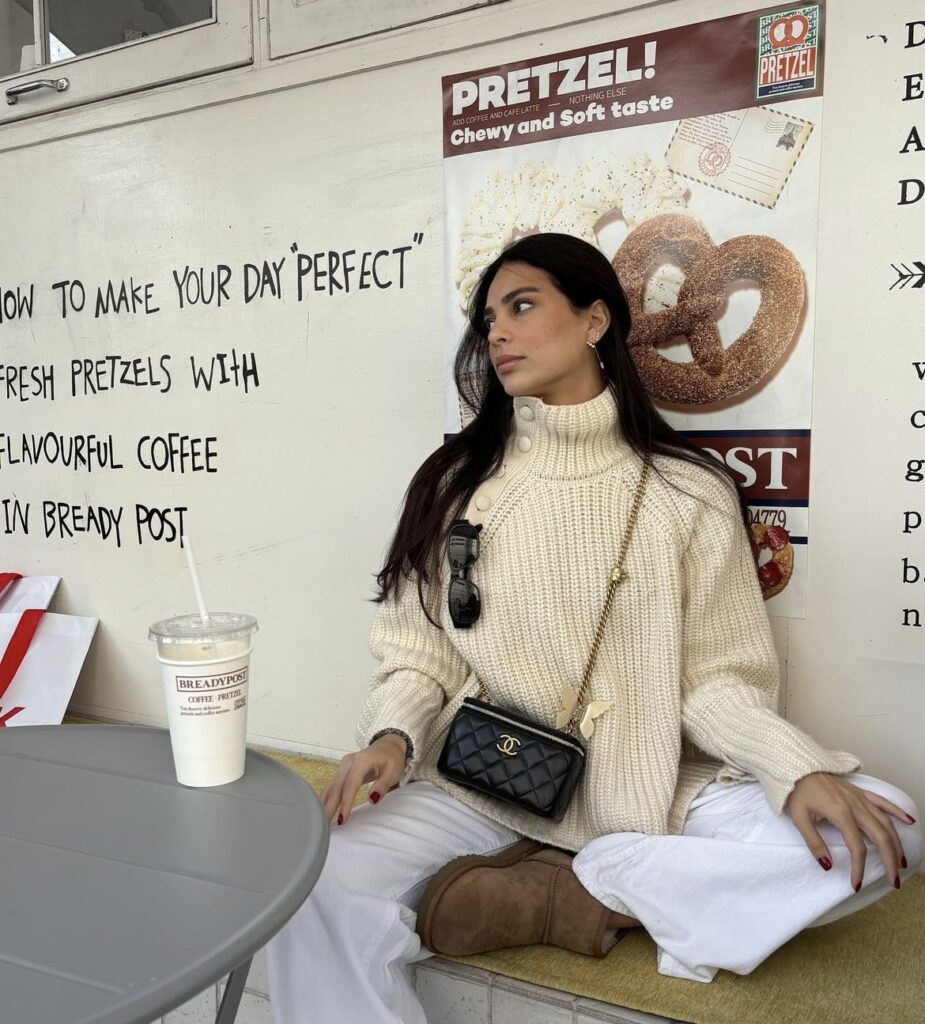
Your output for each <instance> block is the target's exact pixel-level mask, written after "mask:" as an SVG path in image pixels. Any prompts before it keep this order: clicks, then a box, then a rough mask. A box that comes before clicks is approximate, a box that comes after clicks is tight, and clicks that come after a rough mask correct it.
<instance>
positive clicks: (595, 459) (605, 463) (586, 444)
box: [510, 387, 632, 478]
mask: <svg viewBox="0 0 925 1024" xmlns="http://www.w3.org/2000/svg"><path fill="white" fill-rule="evenodd" d="M512 425H513V428H514V429H513V431H512V436H511V441H510V444H511V446H512V451H513V452H517V453H518V455H519V456H520V458H523V457H524V455H526V456H527V461H528V462H529V466H530V471H531V472H532V473H534V474H536V475H537V476H543V477H553V478H569V477H573V478H574V477H583V476H594V475H597V474H599V473H603V472H606V471H607V470H609V469H612V468H613V466H614V465H615V464H616V463H617V462H618V461H619V460H621V459H623V458H625V457H626V456H627V455H629V454H630V453H631V451H632V449H631V448H630V446H629V444H628V443H627V442H626V439H625V438H624V437H623V435H622V433H621V432H620V429H619V422H618V417H617V405H616V402H615V401H614V398H613V395H612V394H611V392H610V390H609V388H606V387H605V388H604V390H603V391H602V392H601V393H600V394H599V395H598V396H597V397H596V398H592V399H591V400H590V401H587V402H580V403H578V404H577V405H547V404H546V403H545V402H544V401H543V400H542V399H541V398H515V399H514V414H513V424H512ZM527 441H529V444H528V443H527Z"/></svg>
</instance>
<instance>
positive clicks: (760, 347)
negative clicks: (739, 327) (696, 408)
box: [613, 213, 805, 405]
mask: <svg viewBox="0 0 925 1024" xmlns="http://www.w3.org/2000/svg"><path fill="white" fill-rule="evenodd" d="M670 261H673V262H676V263H677V264H678V265H679V266H680V267H681V269H682V270H683V271H684V274H685V277H684V283H683V284H682V285H681V290H680V292H679V293H678V301H677V303H676V304H675V305H674V306H670V307H669V308H668V309H664V310H660V311H658V312H653V313H647V312H646V311H645V308H644V301H645V290H646V283H647V281H648V278H649V275H650V274H651V272H652V271H653V269H655V268H657V267H659V266H661V265H662V264H664V263H666V262H670ZM613 268H614V270H615V271H616V272H617V277H619V279H620V283H621V284H622V285H623V290H624V291H625V292H626V297H627V300H628V302H629V307H630V315H631V322H632V327H631V329H630V334H629V338H628V339H627V344H628V345H629V350H630V354H631V355H632V357H633V362H634V363H635V364H636V369H637V370H638V371H639V376H640V377H641V378H642V382H643V384H644V385H645V387H646V390H647V391H648V392H649V394H650V395H651V396H652V397H653V398H656V399H661V400H662V401H665V402H673V403H675V404H678V405H707V404H709V403H711V402H718V401H722V400H723V399H726V398H731V397H733V396H734V395H738V394H741V392H743V391H747V390H748V389H749V388H750V387H752V386H753V385H754V384H756V383H758V381H760V380H761V379H762V377H764V376H765V375H766V374H767V373H769V372H770V370H771V369H773V367H774V366H775V365H776V363H777V362H778V361H779V360H780V358H781V356H783V354H784V352H785V351H786V350H787V348H788V346H789V344H790V342H791V341H792V339H793V336H794V334H795V333H796V330H797V327H798V326H799V323H800V314H801V312H802V309H803V302H804V298H805V292H804V285H803V269H802V267H801V266H800V264H799V262H798V261H797V259H796V257H795V256H794V255H793V253H792V252H790V250H789V249H787V248H786V247H785V246H783V245H781V243H780V242H778V241H777V240H776V239H774V238H771V237H770V236H769V235H739V236H737V237H735V238H730V239H729V240H728V241H726V242H723V243H722V244H721V245H714V244H713V240H712V238H711V237H710V235H709V233H708V232H707V230H706V228H704V226H703V225H702V224H701V223H700V221H698V220H697V219H696V218H695V217H694V216H693V215H691V214H687V213H666V214H662V215H660V216H657V217H652V218H651V219H650V220H647V221H645V222H643V223H642V224H640V225H639V226H638V227H637V228H635V230H633V231H631V232H630V234H629V235H627V237H626V240H625V241H624V243H623V245H622V246H620V249H619V250H618V252H617V254H616V256H614V258H613ZM746 280H747V281H754V282H756V283H757V285H758V287H759V288H760V290H761V304H760V305H759V307H758V311H757V312H756V313H755V317H754V320H753V321H752V323H751V325H750V326H749V327H748V329H747V330H745V331H744V332H743V333H742V334H741V335H740V336H739V337H738V338H737V339H736V340H735V341H734V342H733V343H732V344H731V345H730V346H729V347H728V348H726V349H724V348H723V345H722V341H721V340H720V336H719V331H718V330H717V327H716V318H717V316H718V315H719V314H720V313H721V311H722V308H723V306H724V304H725V301H726V290H727V288H728V287H729V285H730V284H732V283H734V282H735V281H746ZM677 336H683V337H685V338H686V339H687V341H688V343H689V345H690V349H691V355H692V356H693V362H689V363H679V362H674V361H672V360H670V359H666V358H665V357H664V356H662V355H661V354H660V353H659V352H658V346H659V345H664V344H666V343H668V342H670V341H671V340H672V339H673V338H675V337H677Z"/></svg>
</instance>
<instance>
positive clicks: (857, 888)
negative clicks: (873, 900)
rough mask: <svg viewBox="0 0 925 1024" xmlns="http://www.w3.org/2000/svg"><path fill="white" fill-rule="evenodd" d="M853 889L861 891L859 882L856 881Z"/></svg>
mask: <svg viewBox="0 0 925 1024" xmlns="http://www.w3.org/2000/svg"><path fill="white" fill-rule="evenodd" d="M854 891H855V892H860V891H861V883H860V882H858V884H857V885H856V886H855V887H854Z"/></svg>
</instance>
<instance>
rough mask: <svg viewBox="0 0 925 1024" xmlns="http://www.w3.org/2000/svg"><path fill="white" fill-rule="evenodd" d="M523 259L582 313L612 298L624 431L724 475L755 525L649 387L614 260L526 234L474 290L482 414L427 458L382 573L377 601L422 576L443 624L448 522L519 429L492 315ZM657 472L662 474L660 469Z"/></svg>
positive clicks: (607, 367)
mask: <svg viewBox="0 0 925 1024" xmlns="http://www.w3.org/2000/svg"><path fill="white" fill-rule="evenodd" d="M515 260H516V261H518V262H520V263H528V264H530V266H532V267H537V268H538V269H540V270H543V271H545V272H546V273H547V274H548V275H549V277H550V278H551V279H552V282H553V284H555V286H556V287H557V288H558V289H559V291H560V292H562V294H563V295H564V296H565V297H566V299H568V301H569V303H570V305H571V307H572V309H573V310H574V311H576V312H578V311H579V310H584V309H587V308H588V307H589V306H590V305H591V304H592V303H593V302H594V301H595V300H597V299H600V300H602V301H603V302H604V304H605V305H606V306H607V309H608V310H609V311H610V325H609V326H608V328H607V330H606V332H605V333H604V334H603V336H602V337H601V339H600V341H599V342H598V344H597V351H598V354H599V356H600V358H601V361H602V362H603V364H604V366H603V374H604V378H605V380H606V384H607V387H608V389H609V390H610V392H611V394H612V395H613V398H614V401H615V402H616V405H617V414H618V425H617V430H618V431H619V432H620V433H621V434H622V435H623V437H624V438H625V440H626V442H627V443H628V444H629V446H630V447H631V448H632V449H633V451H634V452H636V453H637V454H638V455H639V456H640V457H644V456H647V455H666V456H669V457H671V458H675V459H681V460H683V461H685V462H691V463H694V464H696V465H698V466H703V467H704V468H706V469H708V470H709V471H710V472H712V473H715V474H716V475H717V476H718V477H720V478H721V479H723V480H724V481H725V482H726V483H728V484H729V485H730V486H731V487H732V488H733V489H734V491H735V493H736V495H737V498H738V502H739V507H740V509H741V512H742V520H743V522H744V523H745V524H746V525H748V511H747V508H746V505H745V499H744V496H743V494H742V490H741V488H740V487H739V484H738V481H737V480H736V478H735V477H734V476H733V475H732V474H731V473H730V472H729V470H728V469H727V468H726V466H725V465H723V464H722V463H720V462H718V461H717V460H716V459H715V458H714V457H713V456H712V455H709V454H708V453H706V452H704V451H703V450H702V449H701V448H698V447H697V446H696V445H695V444H694V443H693V442H691V441H689V440H687V438H685V437H683V436H682V435H681V434H679V433H678V432H677V431H676V430H674V429H672V427H670V426H669V425H668V423H666V422H665V420H664V419H663V418H662V416H661V414H660V413H659V412H658V410H657V409H656V408H655V407H654V406H653V404H652V400H651V399H650V398H649V395H648V394H647V392H646V390H645V388H644V387H643V384H642V381H641V380H640V379H639V374H638V373H637V372H636V367H635V365H634V363H633V360H632V358H631V356H630V353H629V349H628V348H627V345H626V338H627V335H628V334H629V328H630V312H629V306H628V305H627V302H626V296H625V295H624V293H623V288H622V287H621V285H620V282H619V280H617V275H616V274H615V273H614V270H613V267H611V265H610V263H609V262H608V260H607V257H606V256H604V254H603V253H602V252H601V251H600V250H599V249H596V248H595V247H594V246H593V245H590V244H589V243H587V242H584V241H582V240H581V239H580V238H575V237H573V236H572V235H563V234H555V233H544V234H534V235H527V236H526V237H524V238H521V239H519V240H518V241H516V242H514V243H512V244H511V245H509V246H508V247H507V248H506V249H505V250H504V251H503V252H502V253H501V255H500V256H498V257H497V259H495V261H494V262H493V263H491V264H490V265H489V266H488V267H487V268H486V269H485V271H484V272H483V274H482V276H481V278H480V279H479V282H478V284H477V285H476V287H475V289H474V290H473V292H472V295H471V297H470V299H469V305H468V310H467V321H468V322H467V324H466V327H465V329H464V331H463V336H462V340H461V341H460V344H459V348H458V350H457V353H456V359H455V362H454V365H453V378H454V380H455V382H456V389H457V391H458V392H459V395H460V398H461V400H462V401H463V402H465V404H466V405H467V406H468V408H469V409H470V410H471V411H472V412H473V413H474V414H475V418H474V419H473V420H472V421H471V422H470V423H469V424H468V426H466V427H465V428H464V429H463V430H461V431H460V432H459V433H458V434H455V435H454V436H453V437H451V438H449V440H447V441H446V442H445V443H444V444H443V445H442V446H441V447H440V448H438V449H437V450H436V451H435V452H434V453H433V454H432V455H430V456H428V458H427V459H425V461H424V463H423V465H422V466H421V468H420V469H419V470H418V471H417V472H416V473H415V474H414V477H413V478H412V480H411V483H410V484H409V485H408V490H407V491H406V493H405V500H404V506H403V508H402V513H401V517H400V519H399V522H398V527H397V529H396V530H395V535H394V536H393V538H392V542H391V545H390V546H389V551H388V555H387V556H386V560H385V564H384V565H383V567H382V569H381V570H380V571H379V572H378V573H377V574H376V582H377V583H378V585H379V593H378V595H377V596H376V597H375V598H374V599H373V600H375V601H376V602H381V601H384V600H385V599H386V598H387V597H388V596H389V594H390V592H391V591H392V590H393V588H398V586H399V585H400V581H401V578H402V577H404V578H409V577H411V576H416V577H417V587H418V596H419V598H420V601H421V607H422V608H423V609H424V613H425V615H427V617H428V619H430V621H431V622H432V623H433V624H434V625H435V626H436V625H437V623H436V622H434V620H433V618H431V615H430V612H429V611H428V602H427V601H426V600H425V596H424V591H423V585H424V584H425V583H427V584H430V583H431V582H434V583H435V584H436V583H438V582H439V580H440V559H441V553H442V548H443V545H444V542H445V539H446V537H445V533H446V530H447V528H448V525H449V522H450V520H451V519H452V518H456V517H457V516H458V515H459V514H461V512H462V511H463V510H464V509H465V508H466V506H467V505H468V503H469V500H470V498H471V497H472V495H473V494H474V493H475V490H476V488H477V487H478V486H479V485H480V484H481V483H482V482H483V481H484V480H486V479H487V478H488V477H490V476H491V475H492V474H493V473H494V472H495V471H496V470H497V469H498V467H499V466H500V465H501V460H502V458H503V456H504V451H505V446H506V444H507V441H508V438H509V436H510V433H511V429H512V426H511V418H512V412H513V400H512V398H511V397H510V396H509V395H508V394H507V393H506V392H505V390H504V388H503V387H502V385H501V382H500V380H499V379H498V376H497V374H496V373H495V370H494V367H493V366H492V364H491V360H490V359H489V356H488V337H487V332H486V330H485V325H484V313H485V303H486V301H487V295H488V289H489V288H490V286H491V283H492V281H493V280H494V278H495V275H496V274H497V273H498V270H499V269H500V268H501V266H502V265H503V264H505V263H511V262H514V261H515ZM652 468H653V471H655V472H658V470H657V467H656V466H655V465H654V464H653V467H652ZM669 483H670V481H669ZM672 486H677V485H674V484H672ZM678 489H679V490H680V489H681V488H678ZM685 493H687V492H685Z"/></svg>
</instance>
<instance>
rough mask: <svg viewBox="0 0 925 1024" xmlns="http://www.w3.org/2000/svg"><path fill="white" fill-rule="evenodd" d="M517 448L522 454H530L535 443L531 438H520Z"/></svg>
mask: <svg viewBox="0 0 925 1024" xmlns="http://www.w3.org/2000/svg"><path fill="white" fill-rule="evenodd" d="M517 447H518V448H519V449H520V450H521V451H522V452H528V451H530V449H531V448H532V447H533V442H532V441H531V440H530V438H529V437H520V438H518V439H517Z"/></svg>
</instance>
